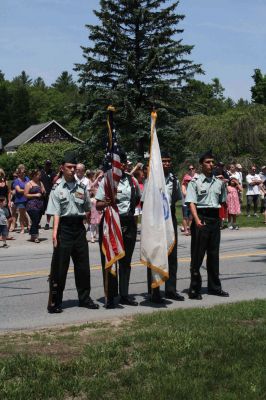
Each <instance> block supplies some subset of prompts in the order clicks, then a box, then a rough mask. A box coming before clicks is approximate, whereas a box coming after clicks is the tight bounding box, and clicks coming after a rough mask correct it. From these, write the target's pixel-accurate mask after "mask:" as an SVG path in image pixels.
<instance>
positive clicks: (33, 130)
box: [5, 120, 83, 151]
mask: <svg viewBox="0 0 266 400" xmlns="http://www.w3.org/2000/svg"><path fill="white" fill-rule="evenodd" d="M52 123H55V124H57V125H58V126H59V127H60V128H62V129H63V130H64V131H65V132H66V133H67V134H68V135H69V136H71V137H72V138H73V139H75V140H76V141H78V142H80V143H83V141H82V140H80V139H78V138H76V137H75V136H73V135H72V134H71V133H70V132H68V131H67V130H66V129H65V128H64V127H63V126H62V125H60V124H59V123H58V122H56V121H55V120H52V121H48V122H44V123H42V124H37V125H31V126H30V127H29V128H27V129H26V130H25V131H24V132H22V133H21V134H20V135H18V136H17V137H15V139H13V140H11V142H9V143H7V144H6V145H5V150H6V151H8V150H15V149H17V148H18V147H19V146H21V145H23V144H25V143H28V142H29V141H30V140H31V139H33V138H34V137H35V136H36V135H38V134H39V133H40V132H42V131H43V130H44V129H45V128H47V127H48V126H49V125H51V124H52Z"/></svg>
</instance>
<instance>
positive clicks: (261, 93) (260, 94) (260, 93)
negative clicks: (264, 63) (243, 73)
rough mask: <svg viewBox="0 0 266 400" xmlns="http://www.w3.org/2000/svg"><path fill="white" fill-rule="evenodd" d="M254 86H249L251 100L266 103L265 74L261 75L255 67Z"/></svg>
mask: <svg viewBox="0 0 266 400" xmlns="http://www.w3.org/2000/svg"><path fill="white" fill-rule="evenodd" d="M252 78H253V80H254V86H252V88H251V95H252V100H253V101H254V103H256V104H264V105H266V75H263V74H262V72H261V70H260V69H255V71H254V75H253V76H252Z"/></svg>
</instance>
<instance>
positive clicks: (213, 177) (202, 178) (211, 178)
mask: <svg viewBox="0 0 266 400" xmlns="http://www.w3.org/2000/svg"><path fill="white" fill-rule="evenodd" d="M200 178H201V180H202V182H204V181H208V182H211V181H213V180H215V176H214V175H213V174H212V175H211V176H206V175H205V174H203V173H201V174H200Z"/></svg>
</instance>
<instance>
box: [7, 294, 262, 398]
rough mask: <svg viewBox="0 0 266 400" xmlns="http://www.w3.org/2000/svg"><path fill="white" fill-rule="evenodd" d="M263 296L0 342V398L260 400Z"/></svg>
mask: <svg viewBox="0 0 266 400" xmlns="http://www.w3.org/2000/svg"><path fill="white" fill-rule="evenodd" d="M265 338H266V301H262V300H261V301H259V300H257V301H252V302H242V303H238V304H232V305H227V306H217V307H214V308H209V309H190V310H175V311H166V312H157V313H153V314H150V315H142V316H138V317H134V318H128V319H121V320H114V321H112V322H110V323H97V324H95V323H94V324H86V325H82V326H73V327H69V328H64V329H54V330H51V329H50V330H42V331H38V332H35V333H30V332H29V333H9V334H6V335H2V336H1V341H0V343H1V344H0V398H1V399H3V400H4V399H5V400H8V399H10V400H11V399H12V400H16V399H19V400H24V399H25V400H30V399H34V400H36V399H64V400H70V399H72V400H74V399H75V400H77V399H81V400H84V399H90V400H93V399H95V400H96V399H97V400H99V399H119V400H120V399H121V400H126V399H128V400H129V399H136V400H142V399H145V400H146V399H147V400H149V399H151V400H154V399H165V400H168V399H169V400H170V399H181V400H186V399H188V400H191V399H193V400H197V399H210V400H213V399H214V400H218V399H228V400H229V399H230V400H233V399H235V400H239V399H247V400H256V399H258V400H262V399H266V379H265V377H266V339H265Z"/></svg>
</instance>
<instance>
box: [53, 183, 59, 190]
mask: <svg viewBox="0 0 266 400" xmlns="http://www.w3.org/2000/svg"><path fill="white" fill-rule="evenodd" d="M58 185H59V183H56V182H55V183H54V184H53V187H52V190H55V189H56V188H57V186H58Z"/></svg>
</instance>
